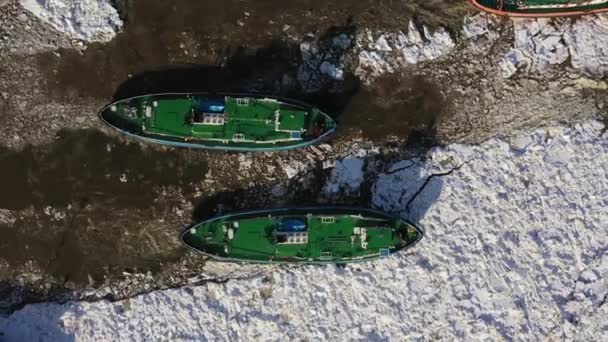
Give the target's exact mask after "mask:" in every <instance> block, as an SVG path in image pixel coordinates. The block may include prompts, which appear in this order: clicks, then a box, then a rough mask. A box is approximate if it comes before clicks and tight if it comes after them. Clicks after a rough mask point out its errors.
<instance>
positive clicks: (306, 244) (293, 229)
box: [181, 207, 423, 263]
mask: <svg viewBox="0 0 608 342" xmlns="http://www.w3.org/2000/svg"><path fill="white" fill-rule="evenodd" d="M422 235H423V233H422V231H421V230H420V229H419V228H417V227H416V226H414V225H413V224H410V223H408V222H405V221H403V220H401V219H398V218H394V217H391V216H388V215H386V214H384V213H382V212H379V211H376V210H371V209H355V208H321V207H319V208H296V209H294V208H289V209H272V210H261V211H250V212H242V213H236V214H230V215H225V216H220V217H216V218H213V219H210V220H207V221H204V222H201V223H198V224H195V225H193V226H191V227H190V228H189V229H187V230H185V231H184V232H183V233H182V235H181V240H182V242H183V243H184V244H186V245H187V246H189V247H190V248H192V249H194V250H196V251H199V252H202V253H203V254H206V255H208V256H210V257H213V258H215V259H218V260H223V261H245V262H256V263H347V262H357V261H366V260H373V259H377V258H381V257H386V256H388V255H390V254H391V253H394V252H397V251H399V250H402V249H404V248H407V247H409V246H412V245H414V244H415V243H416V242H418V241H419V240H420V239H421V238H422Z"/></svg>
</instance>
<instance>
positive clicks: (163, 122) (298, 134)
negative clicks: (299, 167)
mask: <svg viewBox="0 0 608 342" xmlns="http://www.w3.org/2000/svg"><path fill="white" fill-rule="evenodd" d="M99 117H100V118H101V120H102V121H103V122H105V123H106V124H108V125H109V126H111V127H113V128H115V129H117V130H119V131H121V132H123V133H125V134H127V135H130V136H134V137H137V138H139V139H142V140H145V141H149V142H154V143H160V144H165V145H172V146H180V147H190V148H205V149H218V150H232V151H275V150H287V149H292V148H298V147H304V146H308V145H311V144H314V143H316V142H318V141H320V140H321V139H323V138H325V137H327V136H328V135H330V134H332V133H333V132H334V131H335V129H336V125H335V122H334V120H332V119H331V118H330V117H329V116H328V115H327V114H325V113H323V112H321V111H320V110H318V109H316V108H314V107H311V106H308V105H304V104H301V103H296V102H293V101H287V100H280V99H277V98H272V97H258V96H251V95H234V94H220V95H210V94H155V95H144V96H138V97H133V98H128V99H124V100H120V101H117V102H114V103H112V104H110V105H108V106H106V107H105V108H103V109H102V110H101V111H100V112H99Z"/></svg>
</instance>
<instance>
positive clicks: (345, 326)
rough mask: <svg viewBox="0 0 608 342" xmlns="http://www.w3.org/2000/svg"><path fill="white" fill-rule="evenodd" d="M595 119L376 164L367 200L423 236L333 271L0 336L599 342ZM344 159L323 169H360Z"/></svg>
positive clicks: (602, 297) (599, 152)
mask: <svg viewBox="0 0 608 342" xmlns="http://www.w3.org/2000/svg"><path fill="white" fill-rule="evenodd" d="M603 128H604V126H603V124H601V123H599V122H596V121H589V122H586V123H583V124H577V125H575V126H573V127H553V128H546V129H539V130H536V131H533V132H530V133H527V134H521V135H519V136H516V137H513V138H509V139H504V140H501V139H494V140H490V141H487V142H486V143H483V144H481V145H478V146H466V145H451V146H447V147H444V148H435V149H432V150H431V151H429V152H428V153H427V155H426V156H424V157H420V158H416V159H412V160H404V161H400V162H397V163H395V164H393V165H387V167H386V168H385V170H386V171H385V172H384V173H383V174H380V175H377V176H375V184H374V187H373V204H374V206H376V207H379V208H382V209H384V210H387V211H391V212H393V213H401V215H402V216H403V217H406V218H407V217H409V218H410V219H411V220H413V221H416V222H417V223H418V224H419V225H421V226H422V227H423V228H424V229H425V230H426V237H425V238H424V239H423V240H422V241H421V242H420V244H418V245H417V246H415V247H414V248H413V249H411V250H409V251H407V252H405V253H399V254H396V255H393V256H391V257H389V258H386V259H383V260H379V261H377V262H369V263H362V264H354V265H348V266H346V267H345V268H339V267H334V266H305V267H277V268H268V269H267V273H266V274H264V273H262V274H260V275H253V276H250V277H247V278H246V279H244V278H242V277H240V278H237V279H233V280H229V281H228V282H226V283H208V284H206V285H202V286H194V287H186V288H181V289H174V290H164V291H155V292H152V293H149V294H145V295H141V296H138V297H134V298H131V299H130V300H126V301H120V302H116V303H110V302H107V301H101V302H96V303H85V302H71V303H67V304H33V305H28V306H26V307H25V308H23V309H22V310H19V311H17V312H15V313H14V314H12V315H11V316H9V317H7V318H0V332H2V334H4V337H5V338H6V339H8V340H22V341H27V340H37V339H38V338H42V339H46V340H52V341H62V340H71V339H73V338H74V337H76V338H77V339H79V340H160V339H170V340H173V339H213V340H217V339H221V340H235V339H245V338H254V339H264V340H266V339H269V340H277V339H282V340H283V339H292V338H296V337H297V338H306V339H311V340H318V339H340V340H350V339H366V340H367V339H369V340H384V339H388V340H402V339H416V338H423V337H424V338H427V339H432V340H454V339H460V340H469V339H474V340H484V339H489V340H502V339H507V340H510V339H514V340H542V339H546V338H549V339H568V340H577V339H578V340H606V339H608V323H607V322H606V320H605V317H606V314H607V313H608V304H606V302H607V295H608V248H607V247H606V246H608V211H607V210H606V207H607V206H608V168H607V167H606V165H608V139H607V138H608V134H607V133H605V132H604V131H603ZM351 158H352V157H351ZM356 160H358V159H356V158H355V159H346V160H345V161H342V162H341V163H337V164H336V165H337V166H336V167H351V166H352V167H354V168H356V169H357V171H356V172H354V173H353V174H354V175H359V171H358V170H360V168H361V164H360V162H358V161H356ZM339 165H342V166H339ZM349 174H350V173H349ZM349 177H350V176H349ZM355 178H357V181H358V177H353V178H352V179H349V180H348V181H347V182H345V183H344V184H347V183H348V184H354V183H356V182H355V181H354V179H355ZM331 179H332V181H335V180H341V179H342V178H340V177H339V176H338V175H336V177H332V178H331ZM351 180H353V182H350V181H351ZM328 186H331V185H328ZM215 264H216V263H211V265H215ZM221 266H222V267H228V268H230V267H235V266H234V264H222V265H221ZM252 267H254V266H245V267H239V268H235V269H241V270H243V269H247V268H252Z"/></svg>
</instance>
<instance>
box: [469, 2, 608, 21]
mask: <svg viewBox="0 0 608 342" xmlns="http://www.w3.org/2000/svg"><path fill="white" fill-rule="evenodd" d="M471 2H472V3H473V5H474V6H475V7H478V8H480V9H482V10H484V11H487V12H490V13H494V14H498V15H508V16H515V17H557V16H573V15H583V14H590V13H599V12H605V11H608V0H471Z"/></svg>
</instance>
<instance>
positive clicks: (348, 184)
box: [323, 156, 365, 194]
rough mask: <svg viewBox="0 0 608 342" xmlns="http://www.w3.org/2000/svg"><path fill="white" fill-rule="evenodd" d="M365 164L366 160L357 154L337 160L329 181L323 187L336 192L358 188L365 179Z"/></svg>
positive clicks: (327, 190) (329, 191)
mask: <svg viewBox="0 0 608 342" xmlns="http://www.w3.org/2000/svg"><path fill="white" fill-rule="evenodd" d="M364 164H365V161H364V160H363V159H361V158H357V157H355V156H350V157H347V158H344V159H342V160H338V161H336V163H335V165H334V168H333V170H332V172H331V176H330V179H329V182H327V184H326V185H325V187H324V189H323V190H324V192H326V193H328V194H334V193H337V192H347V193H348V192H353V191H356V190H358V189H359V187H360V186H361V183H363V180H364V179H363V176H364V174H363V166H364Z"/></svg>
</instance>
